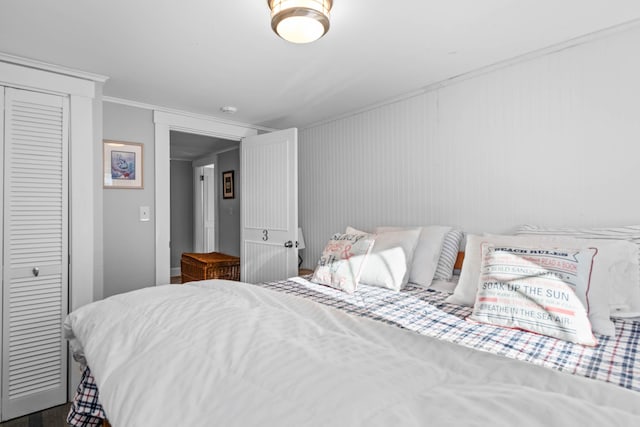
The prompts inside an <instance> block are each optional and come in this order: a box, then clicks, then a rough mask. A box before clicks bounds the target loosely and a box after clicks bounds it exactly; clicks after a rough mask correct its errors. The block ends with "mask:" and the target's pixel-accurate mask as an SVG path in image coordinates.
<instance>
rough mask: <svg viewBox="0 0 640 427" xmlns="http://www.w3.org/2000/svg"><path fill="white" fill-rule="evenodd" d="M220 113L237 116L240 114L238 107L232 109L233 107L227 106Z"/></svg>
mask: <svg viewBox="0 0 640 427" xmlns="http://www.w3.org/2000/svg"><path fill="white" fill-rule="evenodd" d="M220 111H222V112H223V113H226V114H235V113H236V112H238V109H237V108H236V107H232V106H231V105H225V106H224V107H220Z"/></svg>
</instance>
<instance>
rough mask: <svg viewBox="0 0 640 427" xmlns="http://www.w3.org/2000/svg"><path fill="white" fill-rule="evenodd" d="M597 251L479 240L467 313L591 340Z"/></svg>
mask: <svg viewBox="0 0 640 427" xmlns="http://www.w3.org/2000/svg"><path fill="white" fill-rule="evenodd" d="M596 253H597V250H596V249H594V248H588V249H566V248H527V247H520V246H497V245H494V244H491V243H483V244H482V267H481V274H480V283H479V285H478V294H477V296H476V302H475V305H474V309H473V313H472V314H471V316H470V319H471V320H475V321H478V322H484V323H490V324H492V325H498V326H506V327H510V328H518V329H524V330H527V331H531V332H536V333H539V334H543V335H547V336H551V337H555V338H559V339H562V340H565V341H571V342H574V343H577V344H584V345H588V346H595V345H596V344H597V342H596V339H595V337H594V336H593V332H592V331H591V323H590V322H589V317H588V314H587V313H588V308H589V296H588V294H589V283H590V278H591V268H592V264H593V257H594V256H595V254H596Z"/></svg>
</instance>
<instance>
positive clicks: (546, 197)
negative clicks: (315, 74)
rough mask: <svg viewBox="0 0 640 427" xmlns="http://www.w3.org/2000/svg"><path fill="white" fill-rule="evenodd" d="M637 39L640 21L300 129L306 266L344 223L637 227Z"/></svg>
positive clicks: (472, 228) (478, 228)
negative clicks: (599, 37) (627, 225)
mask: <svg viewBox="0 0 640 427" xmlns="http://www.w3.org/2000/svg"><path fill="white" fill-rule="evenodd" d="M638 46H640V29H639V28H637V27H636V28H635V29H631V30H628V31H626V32H623V33H617V34H613V35H609V36H606V37H604V38H601V39H597V40H592V41H589V42H587V43H585V44H582V45H578V46H573V47H569V48H565V49H564V50H561V51H558V52H554V53H550V54H546V55H545V56H542V57H537V58H534V59H528V60H527V61H525V62H520V63H516V64H512V65H508V66H505V67H504V68H497V69H493V70H492V71H490V72H487V73H486V74H481V73H477V74H476V75H475V76H474V77H472V78H467V79H464V78H461V79H457V80H453V81H451V82H450V83H449V84H445V85H442V86H441V87H439V88H434V89H433V90H430V91H427V92H425V93H422V94H419V95H416V96H414V97H412V98H409V99H404V100H401V101H398V102H395V103H393V104H389V105H384V106H380V107H377V108H375V109H372V110H369V111H365V112H360V113H357V114H354V115H352V116H350V117H346V118H342V119H339V120H335V121H332V122H329V123H324V124H321V125H318V126H315V127H311V128H308V129H304V130H302V131H301V132H300V139H299V153H300V154H299V156H300V158H299V176H300V178H299V179H300V181H299V185H300V187H299V188H300V196H299V197H300V225H301V226H302V228H303V229H304V235H305V241H306V246H307V249H306V250H305V251H304V253H303V258H304V260H305V262H304V265H305V266H307V267H312V266H314V265H315V262H316V260H317V259H318V257H319V256H320V252H321V250H322V247H323V246H324V244H325V243H326V241H327V240H328V239H329V237H330V236H331V234H332V233H334V232H337V231H341V230H344V228H345V227H346V226H347V225H354V226H356V227H358V228H365V229H367V228H372V227H374V226H376V225H387V224H388V225H392V224H398V225H411V224H417V225H421V224H450V225H454V226H456V227H460V228H462V229H463V230H466V231H469V232H482V231H487V232H508V231H511V230H512V229H513V228H514V227H515V226H517V225H518V224H521V223H535V224H548V225H576V226H597V225H620V224H637V223H638V222H640V216H639V212H640V198H638V197H637V195H636V194H635V193H636V191H635V187H636V184H637V183H638V182H640V180H639V172H638V171H639V167H638V165H639V161H638V159H639V158H640V55H638V54H637V52H638ZM406 66H411V65H410V64H407V65H406Z"/></svg>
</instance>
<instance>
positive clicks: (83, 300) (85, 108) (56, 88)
mask: <svg viewBox="0 0 640 427" xmlns="http://www.w3.org/2000/svg"><path fill="white" fill-rule="evenodd" d="M107 80H108V77H106V76H102V75H99V74H94V73H87V72H83V71H77V70H73V69H69V68H66V67H60V66H56V65H52V64H47V63H43V62H40V61H34V60H31V59H26V58H20V57H17V56H13V55H8V54H4V53H0V87H2V86H8V87H14V88H17V89H27V90H34V91H38V92H48V93H53V94H59V95H65V96H69V101H70V111H69V121H70V128H69V164H68V167H69V211H68V212H69V248H68V251H69V260H70V265H69V280H68V282H69V286H68V290H69V298H68V300H69V307H68V309H69V311H73V310H75V309H78V308H80V307H82V306H83V305H86V304H88V303H90V302H93V301H94V300H96V299H100V298H102V291H103V282H102V280H103V279H102V249H101V239H100V238H101V235H100V234H99V233H100V230H102V175H101V168H100V165H101V161H102V151H101V146H102V85H103V84H104V83H105V82H106V81H107ZM68 372H69V375H68V378H69V380H68V381H69V382H68V387H67V388H68V395H67V397H68V400H72V398H73V395H74V393H75V388H76V385H77V384H78V383H79V381H80V375H81V372H80V371H79V369H78V364H77V363H76V362H74V361H73V360H71V359H70V358H69V369H68Z"/></svg>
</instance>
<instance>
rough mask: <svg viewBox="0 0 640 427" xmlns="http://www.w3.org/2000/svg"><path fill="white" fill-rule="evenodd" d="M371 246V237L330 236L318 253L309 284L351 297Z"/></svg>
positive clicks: (365, 235) (353, 235)
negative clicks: (334, 289)
mask: <svg viewBox="0 0 640 427" xmlns="http://www.w3.org/2000/svg"><path fill="white" fill-rule="evenodd" d="M373 242H374V236H373V235H371V234H339V233H338V234H334V235H333V237H332V238H331V240H329V243H327V245H326V246H325V248H324V250H323V251H322V256H321V257H320V259H319V260H318V265H317V267H316V269H315V271H314V273H313V277H312V278H311V281H312V282H315V283H318V284H321V285H327V286H330V287H332V288H336V289H340V290H342V291H345V292H347V293H350V294H352V293H354V292H355V291H356V289H357V287H358V282H359V281H360V275H361V274H362V269H363V267H364V264H365V262H366V260H367V257H368V255H369V253H370V252H371V248H372V247H373Z"/></svg>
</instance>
